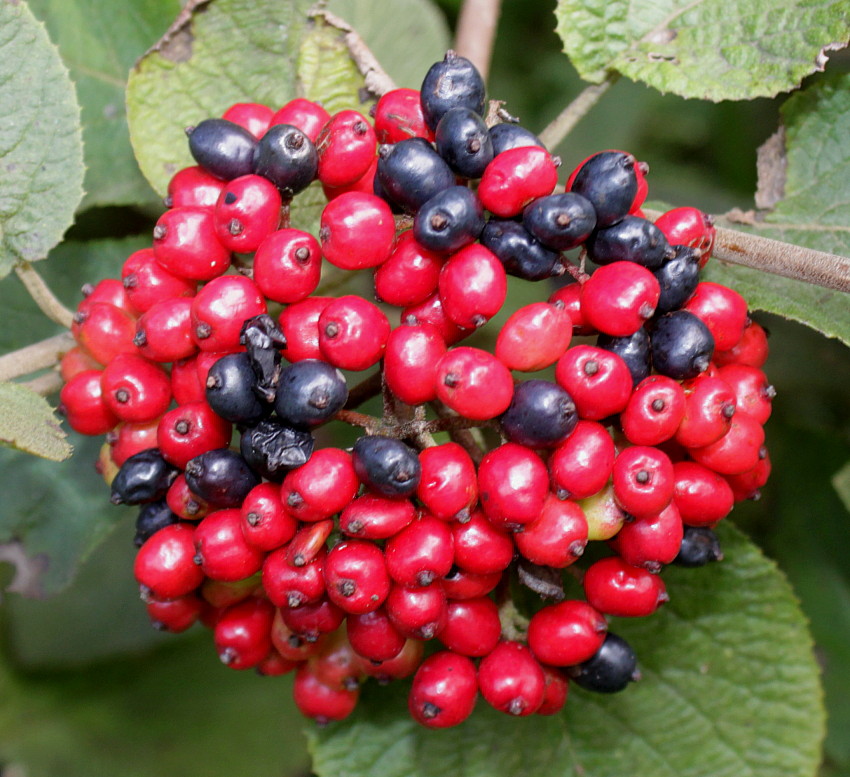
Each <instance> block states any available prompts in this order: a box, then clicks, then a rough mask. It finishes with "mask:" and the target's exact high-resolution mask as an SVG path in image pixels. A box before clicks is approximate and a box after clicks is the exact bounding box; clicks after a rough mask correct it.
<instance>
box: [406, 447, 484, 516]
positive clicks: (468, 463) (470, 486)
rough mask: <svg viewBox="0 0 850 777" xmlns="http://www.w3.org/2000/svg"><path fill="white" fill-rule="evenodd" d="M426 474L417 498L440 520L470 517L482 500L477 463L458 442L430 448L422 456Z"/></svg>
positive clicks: (422, 477)
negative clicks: (475, 506)
mask: <svg viewBox="0 0 850 777" xmlns="http://www.w3.org/2000/svg"><path fill="white" fill-rule="evenodd" d="M419 463H420V465H421V467H422V474H421V477H420V479H419V485H418V486H417V489H416V495H417V496H418V497H419V499H420V500H421V502H422V504H424V505H425V507H426V508H427V509H428V510H429V511H430V512H431V514H432V515H434V516H436V517H437V518H441V519H443V520H445V521H450V520H452V519H457V520H458V521H461V522H462V521H464V520H466V519H468V518H469V511H470V510H471V509H472V506H473V505H474V504H475V503H476V501H477V500H478V479H477V475H476V472H475V464H474V463H473V461H472V458H471V457H470V455H469V454H468V453H467V452H466V450H464V448H463V447H461V446H460V445H458V444H457V443H455V442H447V443H444V444H443V445H435V446H433V447H431V448H426V449H425V450H423V451H422V452H421V453H420V454H419Z"/></svg>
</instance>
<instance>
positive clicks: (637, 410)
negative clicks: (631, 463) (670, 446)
mask: <svg viewBox="0 0 850 777" xmlns="http://www.w3.org/2000/svg"><path fill="white" fill-rule="evenodd" d="M684 416H685V392H684V391H683V390H682V386H681V385H680V384H679V383H678V382H677V381H675V380H673V379H672V378H668V377H666V376H664V375H650V376H649V377H648V378H644V379H643V380H642V381H641V382H640V383H638V385H637V386H636V387H635V390H634V392H633V393H632V395H631V396H630V397H629V401H628V404H627V405H626V407H625V409H624V410H623V412H622V413H621V414H620V425H621V426H622V428H623V433H624V434H625V435H626V438H627V439H628V441H629V442H630V443H633V444H634V445H658V444H659V443H662V442H664V441H666V440H669V439H670V438H671V437H673V435H674V434H676V430H677V429H678V428H679V424H680V423H681V422H682V419H683V418H684Z"/></svg>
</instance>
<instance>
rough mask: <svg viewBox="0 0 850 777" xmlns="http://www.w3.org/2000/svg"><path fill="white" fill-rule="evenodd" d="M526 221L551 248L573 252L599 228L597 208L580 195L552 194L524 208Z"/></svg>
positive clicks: (533, 231)
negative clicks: (573, 249) (597, 224)
mask: <svg viewBox="0 0 850 777" xmlns="http://www.w3.org/2000/svg"><path fill="white" fill-rule="evenodd" d="M522 224H523V226H524V227H525V228H526V229H527V230H528V231H529V232H530V233H531V234H532V235H533V236H534V237H535V238H536V239H537V240H539V241H540V242H541V243H542V244H543V245H545V246H546V247H547V248H551V249H552V250H554V251H569V250H570V249H571V248H575V247H576V246H577V245H579V244H581V243H584V242H585V240H587V239H588V238H589V237H590V235H591V233H592V232H593V230H594V228H595V227H596V211H595V210H594V209H593V205H592V204H591V202H590V201H589V200H587V199H585V198H584V197H582V196H581V195H580V194H575V193H574V192H566V193H564V194H550V195H548V196H547V197H540V198H538V199H536V200H535V201H534V202H532V203H531V204H530V205H529V206H528V207H527V208H526V209H525V210H524V211H523V214H522Z"/></svg>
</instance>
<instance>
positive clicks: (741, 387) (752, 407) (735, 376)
mask: <svg viewBox="0 0 850 777" xmlns="http://www.w3.org/2000/svg"><path fill="white" fill-rule="evenodd" d="M717 375H718V377H719V378H721V380H724V381H725V382H726V384H727V385H728V386H729V387H730V388H731V389H732V391H733V392H734V394H735V412H736V413H738V414H742V415H747V416H749V417H750V418H752V419H753V420H755V421H758V422H759V423H760V424H764V423H766V422H767V420H768V418H770V413H771V410H772V404H771V403H772V402H773V398H774V397H775V396H776V389H774V388H773V386H771V385H770V384H769V383H768V381H767V376H766V375H765V374H764V373H763V372H762V371H761V370H760V369H759V368H758V367H751V366H749V365H747V364H729V365H727V366H725V367H721V368H720V369H719V370H718V371H717Z"/></svg>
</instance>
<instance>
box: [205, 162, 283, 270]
mask: <svg viewBox="0 0 850 777" xmlns="http://www.w3.org/2000/svg"><path fill="white" fill-rule="evenodd" d="M280 207H281V199H280V192H278V190H277V187H276V186H275V185H274V184H273V183H272V182H271V181H269V180H268V179H267V178H263V177H262V176H261V175H243V176H241V177H239V178H234V179H233V180H232V181H228V183H227V186H226V187H225V189H224V190H223V191H222V193H221V194H220V195H219V198H218V202H217V203H216V206H215V230H216V236H217V237H218V240H219V242H220V243H221V244H222V245H223V246H224V247H225V248H227V249H228V250H229V251H234V252H236V253H242V254H245V253H251V252H252V251H256V250H257V248H258V247H259V245H260V244H261V243H262V242H263V240H265V239H266V238H267V237H268V236H269V235H270V234H271V233H272V232H274V231H275V230H276V229H277V227H278V223H279V222H280Z"/></svg>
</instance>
